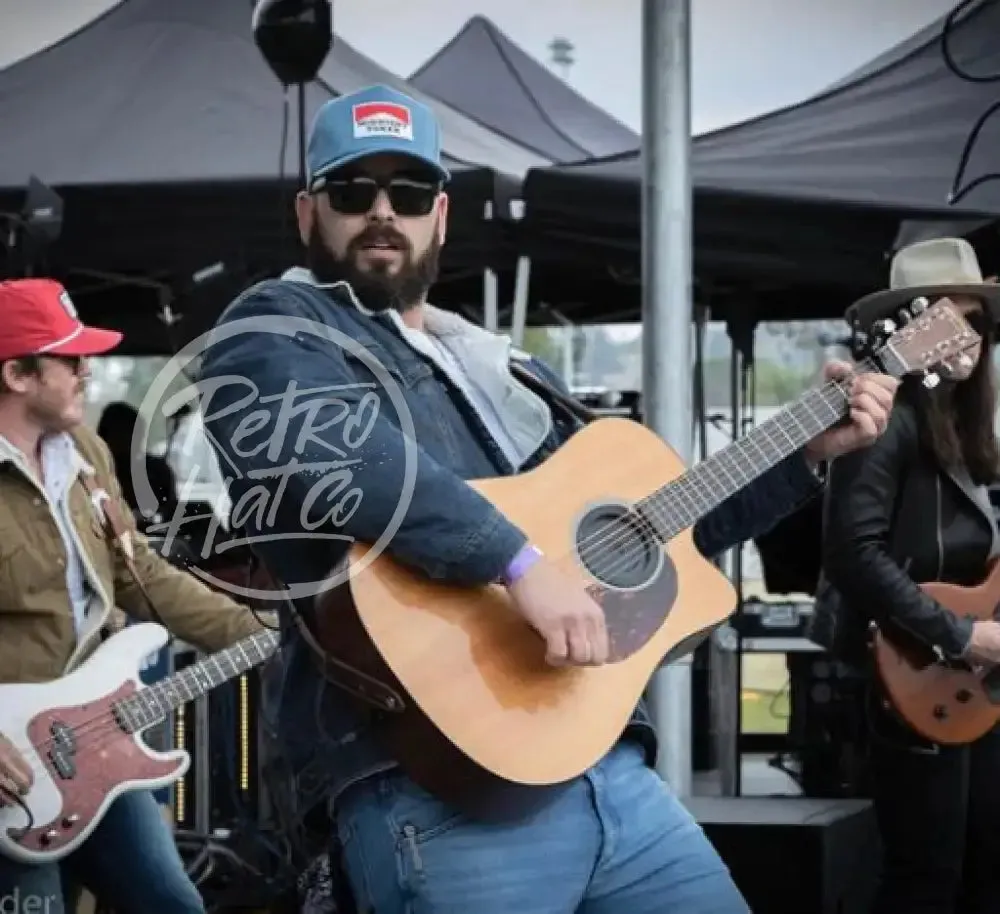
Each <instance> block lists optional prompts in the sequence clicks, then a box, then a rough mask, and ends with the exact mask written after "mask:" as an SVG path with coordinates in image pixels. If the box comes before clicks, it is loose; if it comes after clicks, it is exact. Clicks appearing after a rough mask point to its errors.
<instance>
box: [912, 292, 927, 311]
mask: <svg viewBox="0 0 1000 914" xmlns="http://www.w3.org/2000/svg"><path fill="white" fill-rule="evenodd" d="M930 304H931V303H930V301H929V300H928V299H926V298H924V297H923V296H922V295H921V296H920V298H915V299H913V301H912V302H910V312H911V313H912V314H914V315H917V314H920V313H922V312H924V311H926V310H927V309H928V308H929V307H930Z"/></svg>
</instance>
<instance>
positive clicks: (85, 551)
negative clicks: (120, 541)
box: [0, 279, 261, 914]
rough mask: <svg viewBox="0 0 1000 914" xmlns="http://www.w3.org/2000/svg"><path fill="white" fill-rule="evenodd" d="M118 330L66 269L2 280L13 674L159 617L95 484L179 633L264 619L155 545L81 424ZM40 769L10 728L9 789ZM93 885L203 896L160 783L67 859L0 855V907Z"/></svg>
mask: <svg viewBox="0 0 1000 914" xmlns="http://www.w3.org/2000/svg"><path fill="white" fill-rule="evenodd" d="M120 340H121V334H119V333H116V332H112V331H109V330H100V329H96V328H93V327H86V326H84V325H83V324H82V323H81V322H80V320H79V318H78V317H77V314H76V311H75V309H74V307H73V303H72V301H71V299H70V297H69V295H68V294H67V293H66V291H65V290H64V289H63V288H62V286H60V285H59V284H58V283H56V282H53V281H51V280H48V279H28V280H15V281H11V282H3V283H0V682H3V683H35V682H48V681H50V680H53V679H57V678H58V677H60V676H62V675H64V674H65V673H67V672H69V671H70V670H71V669H73V668H75V667H77V666H78V665H79V664H80V663H81V662H82V661H83V660H84V659H86V658H87V657H88V656H89V655H90V654H91V653H92V652H93V651H94V649H95V648H96V647H97V645H99V644H100V643H101V636H102V634H103V633H104V632H106V631H108V630H109V629H111V628H114V627H115V626H116V625H120V624H121V623H122V622H123V621H124V620H123V619H122V618H120V613H121V610H124V611H125V612H127V613H128V614H129V615H131V616H133V617H135V618H136V619H139V620H144V621H158V620H156V619H154V618H152V613H151V611H150V608H149V606H148V605H147V603H146V601H145V596H144V594H143V593H142V587H140V586H138V584H137V582H136V581H135V579H134V578H133V577H132V573H131V571H130V570H129V568H128V564H127V563H126V562H125V561H124V560H123V557H122V556H121V555H120V554H119V553H118V551H117V550H116V549H115V548H114V547H113V545H112V542H111V539H110V538H109V536H108V534H107V532H106V528H105V526H104V518H103V511H104V510H105V509H103V508H99V507H98V506H97V505H96V504H95V503H94V499H93V498H92V496H91V494H90V489H89V488H88V486H89V485H90V484H92V485H93V486H95V487H96V488H94V489H93V491H94V492H95V493H99V492H101V491H103V492H104V493H107V495H108V497H109V498H110V499H112V500H113V501H114V503H115V504H117V505H118V509H119V513H120V514H121V516H122V518H123V519H124V521H125V524H126V525H127V528H130V529H131V531H132V537H131V539H132V544H133V556H132V564H133V566H134V567H135V569H136V570H137V573H138V575H139V576H140V578H141V584H142V586H143V587H144V588H145V592H146V594H148V596H149V598H150V600H151V602H152V603H154V609H155V612H156V613H158V614H160V615H161V616H162V617H163V619H164V621H165V622H166V623H167V624H168V625H169V627H170V628H171V630H172V631H173V632H174V633H175V634H176V635H177V636H178V637H180V638H182V639H184V640H185V641H188V642H190V643H192V644H194V645H197V646H198V647H200V648H202V649H204V650H217V649H220V648H223V647H227V646H229V645H230V644H232V643H233V642H235V641H237V640H239V639H240V638H243V637H245V636H246V635H249V634H252V633H255V632H258V631H260V630H261V625H260V623H259V622H258V621H257V620H256V618H255V617H254V615H253V614H252V613H251V612H249V611H248V610H247V609H244V608H243V607H240V606H239V605H237V604H236V603H234V602H233V601H232V600H230V599H229V598H228V597H226V596H223V595H222V594H219V593H215V592H213V591H211V590H209V589H208V588H207V587H205V586H204V585H203V584H202V583H201V582H200V581H198V580H196V579H195V578H194V577H192V576H191V575H189V574H187V573H186V572H184V571H181V570H180V569H177V568H174V567H173V566H171V565H170V564H169V563H168V562H167V561H165V560H164V559H162V558H161V557H160V556H159V555H157V554H156V553H155V552H153V551H152V550H151V549H150V548H149V546H148V545H147V544H146V541H145V540H144V538H143V537H142V536H140V535H139V534H138V533H137V532H136V531H135V526H134V523H132V521H131V518H132V513H131V511H130V510H129V508H128V506H127V505H126V504H125V502H124V501H123V500H122V498H121V494H120V489H119V486H118V483H117V480H116V478H115V472H114V468H113V467H112V464H111V458H110V455H109V453H108V449H107V447H106V446H105V445H104V443H103V442H102V441H101V440H100V439H99V438H98V437H97V436H96V435H95V434H94V433H93V432H92V431H90V430H88V429H86V428H85V427H84V426H82V425H81V422H82V420H83V416H84V389H85V385H86V378H87V371H86V361H85V359H86V357H87V356H96V355H100V354H104V353H107V352H109V351H111V350H112V349H114V347H115V346H117V345H118V343H119V341H120ZM118 469H119V471H120V472H130V471H131V470H130V468H129V467H127V466H126V467H119V468H118ZM99 511H100V512H102V513H99ZM116 607H118V608H116ZM81 751H82V750H81ZM34 780H35V772H33V771H32V768H31V765H30V764H29V763H28V761H27V759H26V758H25V756H24V755H23V754H22V753H21V752H20V751H19V747H18V746H15V745H13V744H12V742H11V740H10V739H8V738H7V737H6V736H3V735H0V802H4V803H10V802H13V800H12V797H16V796H17V795H23V794H26V793H27V791H28V790H29V789H30V788H31V786H32V783H33V782H34ZM81 885H84V886H86V887H87V888H89V889H91V891H92V892H93V893H94V894H95V895H96V896H97V897H98V898H100V899H101V901H102V902H104V903H107V904H110V905H112V906H113V907H114V909H115V910H116V911H118V912H121V914H150V912H153V911H155V912H157V914H161V912H162V914H197V912H203V911H204V910H205V907H204V904H203V902H202V899H201V896H200V894H199V893H198V890H197V889H196V888H195V886H194V885H193V884H192V882H191V880H190V879H189V878H188V877H187V874H186V873H185V871H184V864H183V862H182V860H181V858H180V855H179V854H178V853H177V849H176V847H175V846H174V841H173V836H172V835H171V833H170V830H169V828H168V827H167V825H166V823H165V822H164V821H163V817H162V814H161V812H160V809H159V807H158V806H157V804H156V801H155V800H154V798H153V796H152V794H150V793H148V792H142V791H136V792H132V793H126V794H123V795H122V796H121V797H119V798H118V799H117V800H115V801H114V802H113V803H112V804H111V806H110V807H109V809H108V811H107V813H106V815H105V816H104V818H103V820H102V821H101V822H100V824H99V825H98V826H97V828H96V829H95V831H94V832H93V834H91V835H90V837H89V838H88V839H87V840H86V842H85V843H84V844H83V845H82V846H81V847H80V848H79V849H78V850H77V851H75V852H73V853H72V854H70V855H69V856H68V857H66V858H65V860H63V861H62V862H61V865H59V864H44V865H38V866H31V865H26V864H22V863H20V862H15V861H13V860H7V859H3V858H0V910H2V911H5V912H7V911H9V912H12V914H14V912H17V914H34V912H41V911H44V912H46V914H64V912H65V914H70V912H72V911H75V910H76V907H75V901H74V895H75V894H76V891H75V890H76V889H78V888H79V887H80V886H81Z"/></svg>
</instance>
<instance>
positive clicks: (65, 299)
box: [59, 291, 80, 321]
mask: <svg viewBox="0 0 1000 914" xmlns="http://www.w3.org/2000/svg"><path fill="white" fill-rule="evenodd" d="M59 304H60V305H62V306H63V310H64V311H65V312H66V313H67V314H68V315H69V316H70V317H71V318H73V320H75V321H78V320H79V319H80V315H79V314H77V313H76V305H74V304H73V299H72V298H70V297H69V292H66V291H64V292H63V293H62V295H60V296H59Z"/></svg>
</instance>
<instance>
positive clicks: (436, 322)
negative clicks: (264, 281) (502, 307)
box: [281, 267, 529, 359]
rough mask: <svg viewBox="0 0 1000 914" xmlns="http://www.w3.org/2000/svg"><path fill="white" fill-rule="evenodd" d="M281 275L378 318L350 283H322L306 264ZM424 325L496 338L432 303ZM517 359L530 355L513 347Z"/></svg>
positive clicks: (441, 333) (472, 338)
mask: <svg viewBox="0 0 1000 914" xmlns="http://www.w3.org/2000/svg"><path fill="white" fill-rule="evenodd" d="M281 278H282V279H283V280H285V281H286V282H298V283H302V284H304V285H308V286H313V287H315V288H317V289H326V290H328V291H331V292H332V291H334V290H337V291H339V292H343V293H344V294H345V295H346V296H347V298H348V300H349V301H350V303H351V304H352V305H353V306H354V307H355V308H356V309H357V310H358V311H360V312H361V313H362V314H364V315H366V316H367V317H379V316H381V315H379V314H378V312H375V311H372V310H371V309H370V308H366V307H365V306H364V305H363V304H362V303H361V301H360V300H359V299H358V296H357V295H356V294H355V292H354V289H352V288H351V284H350V283H349V282H345V281H340V282H328V283H322V282H320V281H319V280H317V279H316V277H315V276H314V275H313V273H312V271H311V270H308V269H306V268H305V267H292V268H291V269H290V270H286V271H285V272H284V273H282V275H281ZM388 315H389V318H390V319H391V320H392V321H393V322H394V323H395V324H396V326H397V327H401V326H404V325H403V322H402V318H400V316H399V314H398V313H397V312H395V311H390V312H388ZM424 327H425V328H426V330H427V332H428V333H429V334H431V335H432V336H437V337H448V336H453V337H461V338H462V339H463V340H464V341H467V342H468V343H470V344H472V345H475V344H476V343H477V342H485V340H487V339H490V340H495V339H496V338H497V336H498V334H496V333H491V332H490V331H488V330H484V329H483V328H482V327H478V326H476V324H473V323H472V322H471V321H468V320H466V319H465V318H464V317H462V316H461V315H460V314H455V313H454V312H452V311H445V310H444V309H442V308H436V307H434V305H424ZM511 354H512V355H514V356H515V357H516V358H519V359H523V358H529V356H528V355H527V353H523V352H521V351H520V350H514V351H512V353H511Z"/></svg>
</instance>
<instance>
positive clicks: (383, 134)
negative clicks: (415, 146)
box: [352, 102, 413, 142]
mask: <svg viewBox="0 0 1000 914" xmlns="http://www.w3.org/2000/svg"><path fill="white" fill-rule="evenodd" d="M352 113H353V115H354V139H356V140H368V139H373V138H377V139H394V140H409V141H410V142H412V141H413V118H412V116H411V115H410V109H409V108H407V107H406V105H397V104H395V103H394V102H363V103H362V104H360V105H355V106H354V107H353V108H352Z"/></svg>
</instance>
